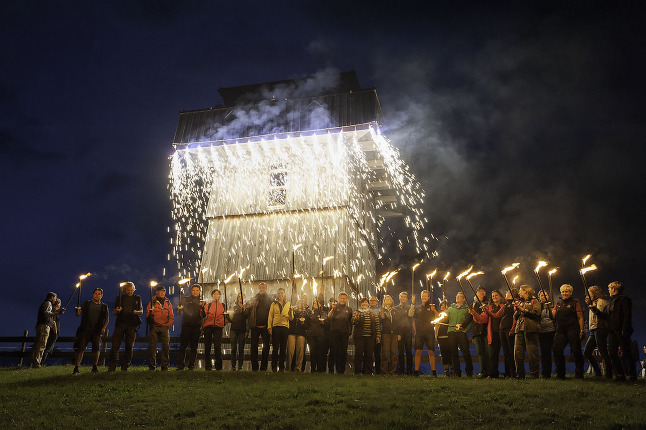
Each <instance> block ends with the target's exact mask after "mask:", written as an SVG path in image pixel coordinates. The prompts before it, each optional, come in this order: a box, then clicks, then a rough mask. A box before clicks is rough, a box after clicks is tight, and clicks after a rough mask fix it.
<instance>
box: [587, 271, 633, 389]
mask: <svg viewBox="0 0 646 430" xmlns="http://www.w3.org/2000/svg"><path fill="white" fill-rule="evenodd" d="M608 292H609V293H610V300H609V301H608V306H606V309H605V311H604V312H600V311H598V310H597V309H596V308H594V307H593V308H591V309H592V311H593V312H594V313H595V314H597V315H598V316H599V317H601V318H603V319H605V320H606V321H607V322H608V330H609V333H608V353H609V354H610V360H611V361H612V367H613V368H614V371H615V379H616V380H618V381H624V380H626V377H628V378H630V380H631V381H635V380H636V379H637V370H636V369H635V357H633V354H632V349H631V345H630V344H631V341H630V336H631V335H632V333H633V323H632V302H631V300H630V298H628V297H626V296H624V286H623V284H622V283H621V282H617V281H615V282H611V283H610V284H609V285H608ZM619 348H621V352H622V355H621V357H619Z"/></svg>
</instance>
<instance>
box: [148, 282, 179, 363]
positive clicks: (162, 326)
mask: <svg viewBox="0 0 646 430" xmlns="http://www.w3.org/2000/svg"><path fill="white" fill-rule="evenodd" d="M146 320H147V321H148V323H149V324H150V331H149V332H148V369H150V370H155V368H156V367H157V343H158V342H161V344H162V351H161V363H160V364H161V370H163V371H166V370H168V365H169V363H170V355H169V350H170V334H169V328H170V326H171V325H173V321H174V320H175V316H174V315H173V305H171V303H170V301H169V300H168V299H167V298H166V288H164V287H163V286H161V285H160V286H158V287H157V294H156V295H155V297H154V298H153V301H152V302H151V303H149V304H148V307H147V308H146Z"/></svg>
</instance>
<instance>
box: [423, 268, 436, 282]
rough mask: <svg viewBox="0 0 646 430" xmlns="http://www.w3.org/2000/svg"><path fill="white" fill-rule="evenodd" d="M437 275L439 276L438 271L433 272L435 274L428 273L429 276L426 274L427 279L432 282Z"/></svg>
mask: <svg viewBox="0 0 646 430" xmlns="http://www.w3.org/2000/svg"><path fill="white" fill-rule="evenodd" d="M435 275H437V269H435V270H433V272H432V273H427V274H426V279H429V278H430V279H431V280H433V277H434V276H435Z"/></svg>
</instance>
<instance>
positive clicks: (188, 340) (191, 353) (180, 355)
mask: <svg viewBox="0 0 646 430" xmlns="http://www.w3.org/2000/svg"><path fill="white" fill-rule="evenodd" d="M201 293H202V287H200V285H199V284H193V285H192V286H191V295H190V296H188V297H184V298H183V299H182V301H181V302H180V304H179V306H178V307H177V313H178V315H181V316H182V331H181V332H180V334H179V339H180V343H179V351H177V370H183V369H184V364H185V363H186V350H187V349H188V363H186V364H187V367H188V370H193V369H195V359H196V358H197V344H198V343H199V341H200V331H201V330H202V314H201V311H202V306H203V305H204V302H203V301H202V299H201V297H200V294H201ZM209 346H210V345H209ZM209 361H210V360H209ZM208 364H210V363H207V366H208ZM208 367H210V366H208Z"/></svg>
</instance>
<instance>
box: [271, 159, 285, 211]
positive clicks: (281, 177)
mask: <svg viewBox="0 0 646 430" xmlns="http://www.w3.org/2000/svg"><path fill="white" fill-rule="evenodd" d="M286 185H287V169H286V168H285V166H284V165H282V164H276V165H272V166H271V168H270V171H269V207H270V208H281V207H284V206H285V202H286V201H287V187H286Z"/></svg>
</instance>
